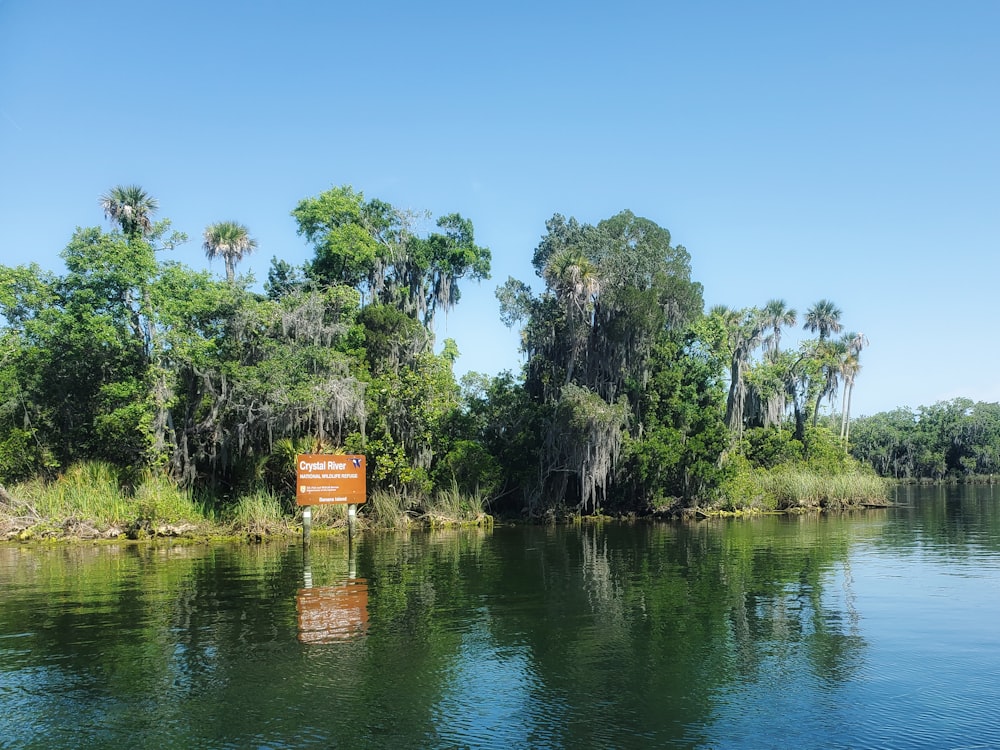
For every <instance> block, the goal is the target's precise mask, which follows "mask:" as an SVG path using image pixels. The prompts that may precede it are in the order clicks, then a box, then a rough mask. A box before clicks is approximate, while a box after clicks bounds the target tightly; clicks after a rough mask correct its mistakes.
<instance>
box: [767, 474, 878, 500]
mask: <svg viewBox="0 0 1000 750" xmlns="http://www.w3.org/2000/svg"><path fill="white" fill-rule="evenodd" d="M762 485H763V487H764V490H765V491H766V492H767V493H768V494H770V495H772V496H773V497H774V499H775V502H776V504H777V507H778V508H779V509H788V508H831V509H834V508H845V507H856V506H860V505H865V504H866V503H880V502H886V501H887V500H888V497H889V486H888V483H887V482H886V481H885V480H884V479H882V478H881V477H878V476H876V475H875V474H869V473H867V472H861V471H856V472H846V473H843V474H832V475H826V474H818V473H816V472H812V471H808V470H785V471H776V472H768V473H766V474H764V475H763V478H762Z"/></svg>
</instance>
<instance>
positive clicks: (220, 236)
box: [202, 221, 257, 284]
mask: <svg viewBox="0 0 1000 750" xmlns="http://www.w3.org/2000/svg"><path fill="white" fill-rule="evenodd" d="M203 239H204V242H203V243H202V248H203V249H204V250H205V256H206V257H207V258H208V259H209V260H210V261H211V260H213V259H215V258H219V257H221V258H222V260H223V262H224V263H225V264H226V280H227V281H228V282H229V283H230V284H233V283H235V281H236V264H237V263H239V262H240V261H241V260H243V258H244V257H245V256H247V255H249V254H250V253H252V252H253V251H254V250H256V249H257V240H255V239H254V238H253V237H251V236H250V230H249V229H247V228H246V226H244V225H243V224H240V223H239V222H237V221H219V222H216V223H215V224H210V225H209V226H208V227H207V228H206V229H205V233H204V235H203Z"/></svg>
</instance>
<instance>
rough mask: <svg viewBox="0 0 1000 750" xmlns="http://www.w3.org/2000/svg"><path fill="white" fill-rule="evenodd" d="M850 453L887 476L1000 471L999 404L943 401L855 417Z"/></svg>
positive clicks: (966, 475)
mask: <svg viewBox="0 0 1000 750" xmlns="http://www.w3.org/2000/svg"><path fill="white" fill-rule="evenodd" d="M851 429H852V432H851V453H852V455H853V456H854V457H855V458H857V459H858V460H860V461H864V462H866V463H869V464H871V466H873V467H874V469H875V470H876V471H877V472H878V473H879V474H880V475H882V476H888V477H894V478H897V479H906V478H926V479H946V478H952V479H961V478H971V477H975V476H985V475H993V474H998V473H1000V404H996V403H983V402H975V403H974V402H973V401H971V400H970V399H954V400H952V401H942V402H938V403H937V404H934V405H933V406H922V407H920V408H919V409H917V410H916V411H913V410H911V409H896V410H894V411H890V412H882V413H879V414H875V415H873V416H870V417H863V418H862V419H859V420H856V421H855V422H854V424H853V425H852V428H851Z"/></svg>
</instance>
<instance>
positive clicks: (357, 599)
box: [295, 543, 368, 643]
mask: <svg viewBox="0 0 1000 750" xmlns="http://www.w3.org/2000/svg"><path fill="white" fill-rule="evenodd" d="M347 550H348V552H347V555H348V573H347V580H346V581H344V582H342V583H339V584H335V585H327V586H314V585H313V576H312V565H311V564H310V559H309V545H307V544H306V545H303V547H302V562H303V587H302V588H300V589H299V591H298V594H297V595H296V597H295V605H296V611H297V612H298V630H299V641H301V642H302V643H336V642H338V641H345V640H351V639H354V638H358V637H361V636H363V635H364V634H365V631H366V630H367V629H368V582H367V581H366V580H365V579H364V578H357V552H356V549H355V545H354V544H353V543H348V547H347Z"/></svg>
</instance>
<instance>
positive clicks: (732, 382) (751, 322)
mask: <svg viewBox="0 0 1000 750" xmlns="http://www.w3.org/2000/svg"><path fill="white" fill-rule="evenodd" d="M708 314H709V315H710V316H713V317H717V318H718V319H719V321H720V322H721V323H722V325H723V327H724V328H725V331H726V335H727V343H728V346H729V353H730V355H731V357H732V359H731V360H730V365H729V395H728V396H727V397H726V417H725V420H726V426H727V427H728V428H729V430H730V432H731V434H732V436H733V437H734V438H740V437H742V436H743V418H744V414H745V411H746V399H747V383H746V370H747V367H748V366H749V363H750V355H751V354H752V353H753V350H754V349H756V348H757V345H758V344H760V340H761V337H762V336H763V334H764V331H765V330H767V322H766V321H765V318H764V316H763V313H762V312H761V310H760V309H759V308H756V307H750V308H747V309H744V310H732V309H730V308H728V307H726V306H725V305H717V306H716V307H713V308H712V309H711V310H709V313H708Z"/></svg>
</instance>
